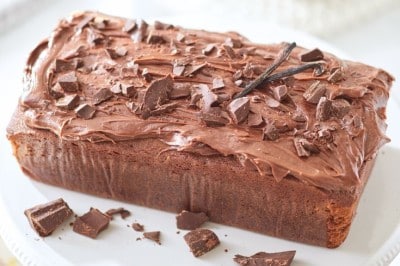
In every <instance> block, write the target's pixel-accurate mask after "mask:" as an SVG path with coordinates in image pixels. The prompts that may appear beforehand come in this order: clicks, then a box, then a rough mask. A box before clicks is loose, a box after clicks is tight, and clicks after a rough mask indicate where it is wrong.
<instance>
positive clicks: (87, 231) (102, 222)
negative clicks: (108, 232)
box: [73, 208, 110, 239]
mask: <svg viewBox="0 0 400 266" xmlns="http://www.w3.org/2000/svg"><path fill="white" fill-rule="evenodd" d="M109 223H110V217H109V216H108V215H106V214H104V213H102V212H101V211H99V210H98V209H95V208H91V209H90V211H89V212H87V213H85V214H84V215H82V216H80V217H77V218H76V220H75V222H74V226H73V230H74V232H76V233H78V234H81V235H84V236H88V237H91V238H93V239H94V238H96V237H97V236H98V235H99V234H100V233H101V232H102V231H103V230H105V229H106V228H107V227H108V225H109Z"/></svg>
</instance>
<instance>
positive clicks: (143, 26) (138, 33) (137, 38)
mask: <svg viewBox="0 0 400 266" xmlns="http://www.w3.org/2000/svg"><path fill="white" fill-rule="evenodd" d="M136 25H137V27H136V30H135V32H134V33H133V34H132V39H133V42H134V43H139V42H141V41H143V39H144V37H145V36H146V32H147V27H148V26H149V25H148V24H147V23H146V21H144V20H143V19H138V20H137V21H136Z"/></svg>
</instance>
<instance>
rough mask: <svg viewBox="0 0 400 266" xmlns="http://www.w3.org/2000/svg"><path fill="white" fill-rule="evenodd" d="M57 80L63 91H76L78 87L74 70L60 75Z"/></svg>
mask: <svg viewBox="0 0 400 266" xmlns="http://www.w3.org/2000/svg"><path fill="white" fill-rule="evenodd" d="M57 82H58V83H59V84H60V86H61V88H63V90H64V91H65V92H76V91H78V89H79V82H78V78H77V77H76V74H75V72H69V73H67V74H64V75H62V76H60V77H59V78H58V80H57Z"/></svg>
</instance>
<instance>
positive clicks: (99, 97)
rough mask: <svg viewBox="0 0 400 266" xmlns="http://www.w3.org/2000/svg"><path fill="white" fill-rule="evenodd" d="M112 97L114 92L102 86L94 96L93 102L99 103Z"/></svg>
mask: <svg viewBox="0 0 400 266" xmlns="http://www.w3.org/2000/svg"><path fill="white" fill-rule="evenodd" d="M111 97H113V93H112V92H111V91H110V90H109V89H107V88H102V89H100V90H99V91H98V92H96V94H95V95H94V96H93V104H94V105H98V104H100V103H102V102H104V101H107V100H108V99H110V98H111Z"/></svg>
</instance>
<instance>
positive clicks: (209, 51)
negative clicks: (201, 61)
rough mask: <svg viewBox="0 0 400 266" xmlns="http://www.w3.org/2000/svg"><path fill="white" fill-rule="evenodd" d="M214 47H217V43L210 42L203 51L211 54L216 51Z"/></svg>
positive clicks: (205, 53)
mask: <svg viewBox="0 0 400 266" xmlns="http://www.w3.org/2000/svg"><path fill="white" fill-rule="evenodd" d="M214 49H215V44H212V43H210V44H207V46H206V47H205V48H204V49H203V50H201V52H202V53H203V54H204V55H210V54H211V53H212V52H213V51H214Z"/></svg>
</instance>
